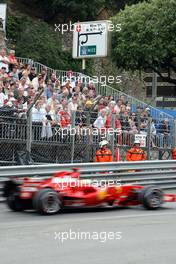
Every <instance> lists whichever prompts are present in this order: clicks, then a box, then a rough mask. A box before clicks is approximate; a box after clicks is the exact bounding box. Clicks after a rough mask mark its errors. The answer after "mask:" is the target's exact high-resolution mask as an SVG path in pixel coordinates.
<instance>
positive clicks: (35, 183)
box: [4, 170, 176, 214]
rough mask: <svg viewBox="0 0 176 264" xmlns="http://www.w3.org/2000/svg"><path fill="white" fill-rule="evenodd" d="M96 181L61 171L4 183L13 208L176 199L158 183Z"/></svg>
mask: <svg viewBox="0 0 176 264" xmlns="http://www.w3.org/2000/svg"><path fill="white" fill-rule="evenodd" d="M105 183H106V182H105V181H103V184H101V183H100V184H95V182H92V181H90V180H82V179H80V173H79V171H78V170H73V171H71V172H59V173H56V174H54V175H53V176H52V177H50V178H47V179H46V178H43V179H42V178H40V177H38V178H37V177H31V178H30V177H29V178H24V179H22V180H21V179H19V178H14V179H10V180H9V181H7V182H6V183H5V186H4V196H5V197H6V198H7V204H8V206H9V208H10V209H12V210H13V211H22V210H25V209H35V210H36V211H37V212H39V213H40V214H55V213H58V212H59V211H60V210H61V209H63V208H66V207H69V208H70V207H96V206H101V205H110V206H113V205H115V206H134V205H143V206H144V207H145V208H146V209H158V208H160V207H161V205H162V203H163V202H175V201H176V195H173V194H164V193H163V191H162V190H161V189H159V188H158V187H156V186H148V187H143V186H140V185H116V184H112V181H111V184H108V183H106V184H105Z"/></svg>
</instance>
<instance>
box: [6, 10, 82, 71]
mask: <svg viewBox="0 0 176 264" xmlns="http://www.w3.org/2000/svg"><path fill="white" fill-rule="evenodd" d="M7 37H8V38H9V39H13V40H15V42H16V45H15V50H16V55H17V56H20V57H26V58H32V59H34V60H35V61H39V62H41V63H43V64H45V65H48V66H50V67H52V68H54V69H63V70H64V69H65V70H69V69H70V68H71V69H73V70H76V71H78V70H80V67H79V66H80V65H79V62H78V61H75V60H73V59H72V56H71V53H70V52H66V51H63V50H62V45H61V39H60V37H59V35H58V34H57V33H55V32H54V30H53V28H51V27H50V26H48V24H47V23H45V22H35V21H34V20H32V19H30V18H28V17H27V16H24V17H23V16H22V17H21V16H20V17H17V16H11V15H8V20H7Z"/></svg>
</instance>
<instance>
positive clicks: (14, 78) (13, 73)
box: [10, 65, 19, 82]
mask: <svg viewBox="0 0 176 264" xmlns="http://www.w3.org/2000/svg"><path fill="white" fill-rule="evenodd" d="M10 79H11V80H12V81H14V82H16V81H19V75H18V66H17V65H14V67H13V70H12V71H11V72H10Z"/></svg>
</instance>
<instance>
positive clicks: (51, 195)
mask: <svg viewBox="0 0 176 264" xmlns="http://www.w3.org/2000/svg"><path fill="white" fill-rule="evenodd" d="M33 207H34V209H35V210H36V211H37V212H38V213H40V214H45V215H52V214H56V213H58V212H59V211H60V210H61V209H62V202H61V200H60V198H59V196H58V193H57V192H55V191H54V190H52V189H49V188H47V189H43V190H40V191H39V192H38V193H37V194H36V195H35V197H34V200H33Z"/></svg>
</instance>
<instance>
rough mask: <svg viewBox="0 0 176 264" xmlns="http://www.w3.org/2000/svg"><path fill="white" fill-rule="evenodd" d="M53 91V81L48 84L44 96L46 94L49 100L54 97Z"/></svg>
mask: <svg viewBox="0 0 176 264" xmlns="http://www.w3.org/2000/svg"><path fill="white" fill-rule="evenodd" d="M53 91H54V85H53V83H52V82H51V80H49V81H48V82H47V85H46V87H45V90H44V94H45V96H46V98H47V99H49V98H51V97H52V95H53Z"/></svg>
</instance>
